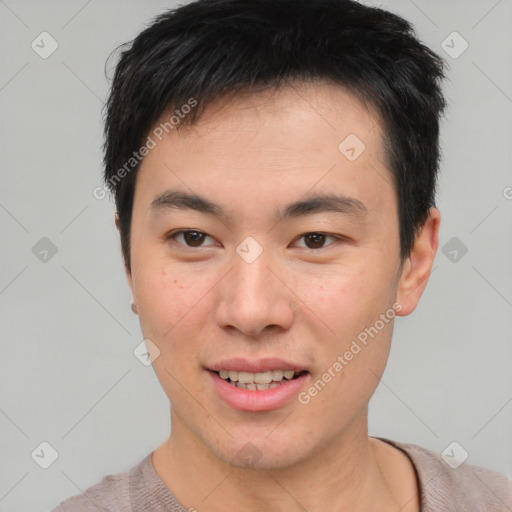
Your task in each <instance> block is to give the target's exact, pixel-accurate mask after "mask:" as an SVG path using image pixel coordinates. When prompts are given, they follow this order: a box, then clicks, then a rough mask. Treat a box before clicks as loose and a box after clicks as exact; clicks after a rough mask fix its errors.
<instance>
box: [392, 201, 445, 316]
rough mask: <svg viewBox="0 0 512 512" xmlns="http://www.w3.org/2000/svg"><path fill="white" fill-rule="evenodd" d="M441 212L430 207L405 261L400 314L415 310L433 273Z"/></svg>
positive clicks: (407, 313)
mask: <svg viewBox="0 0 512 512" xmlns="http://www.w3.org/2000/svg"><path fill="white" fill-rule="evenodd" d="M440 223H441V214H440V213H439V210H437V208H434V207H432V208H430V210H429V217H428V219H427V220H426V221H425V224H424V225H423V227H422V228H421V231H420V233H419V234H418V235H417V236H416V240H415V242H414V246H413V248H412V250H411V253H410V254H409V257H408V258H407V260H406V261H405V262H404V265H403V269H402V274H401V276H400V280H399V283H398V291H397V301H398V302H399V303H400V304H401V305H402V309H401V310H400V312H397V315H399V316H406V315H409V314H410V313H412V312H413V311H414V309H415V308H416V306H417V305H418V302H419V300H420V297H421V295H422V294H423V291H424V290H425V287H426V286H427V283H428V278H429V277H430V274H431V273H432V266H433V264H434V259H435V256H436V253H437V247H438V244H439V226H440Z"/></svg>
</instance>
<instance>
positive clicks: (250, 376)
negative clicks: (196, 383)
mask: <svg viewBox="0 0 512 512" xmlns="http://www.w3.org/2000/svg"><path fill="white" fill-rule="evenodd" d="M215 373H216V374H217V375H218V376H219V377H220V378H221V379H223V380H225V381H226V382H227V383H228V384H230V385H232V386H235V387H237V388H239V389H246V390H248V391H266V390H267V389H274V388H277V387H279V386H282V385H283V384H286V383H287V382H289V381H291V380H295V379H298V378H299V377H300V376H301V375H304V374H306V373H308V372H306V371H305V370H303V371H298V372H297V371H294V370H270V371H265V372H257V373H252V372H237V371H234V370H219V371H218V372H215Z"/></svg>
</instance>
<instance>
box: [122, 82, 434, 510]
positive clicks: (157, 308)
mask: <svg viewBox="0 0 512 512" xmlns="http://www.w3.org/2000/svg"><path fill="white" fill-rule="evenodd" d="M164 117H165V116H163V117H162V119H163V118H164ZM349 134H356V135H357V137H358V138H359V139H360V140H361V141H363V142H364V144H365V150H364V152H363V153H361V155H360V156H359V157H358V158H357V159H356V160H355V161H352V162H351V161H349V160H348V159H347V158H346V157H345V156H344V155H343V154H342V153H341V152H340V151H339V150H338V146H339V144H340V142H341V141H343V140H344V139H345V137H347V135H349ZM381 142H382V131H381V127H380V123H379V119H378V117H377V116H376V115H374V114H373V113H372V112H371V111H369V110H367V109H366V108H365V107H364V106H363V105H362V104H360V103H359V102H358V101H357V100H356V99H355V98H354V97H353V96H352V95H351V94H350V93H348V92H346V91H344V90H343V89H342V88H340V87H337V86H334V85H330V84H326V83H319V82H316V83H311V84H305V83H295V84H293V83H291V84H289V86H286V87H283V88H282V89H279V90H277V91H273V92H270V91H268V90H267V91H262V92H260V93H258V94H253V95H245V96H237V97H236V98H235V99H234V100H231V101H230V102H219V103H217V104H215V105H212V106H210V107H209V108H207V109H206V110H205V112H204V114H203V116H202V117H201V119H200V120H199V122H198V123H197V124H196V125H195V126H193V127H190V128H186V129H182V130H179V131H173V132H170V133H169V134H168V135H167V136H166V137H165V138H163V139H162V141H160V142H158V144H157V145H156V147H155V148H154V149H152V150H151V151H150V152H149V154H148V155H147V156H146V157H145V159H144V161H143V163H142V164H141V168H140V170H139V173H138V176H137V182H136V189H135V198H134V207H133V220H132V227H131V268H126V273H127V278H128V283H129V286H130V289H131V291H132V294H133V297H134V302H135V304H136V307H137V311H138V314H139V318H140V324H141V328H142V332H143V335H144V337H145V338H146V339H150V340H151V341H152V342H153V343H154V344H155V345H156V346H157V347H158V349H159V350H160V355H159V357H158V358H157V359H155V361H154V362H153V367H154V370H155V372H156V375H157V377H158V379H159V381H160V383H161V385H162V387H163V389H164V390H165V393H166V394H167V396H168V397H169V400H170V402H171V403H172V408H171V423H172V433H171V435H170V436H169V438H168V440H166V441H165V442H164V443H163V444H162V445H161V446H160V447H159V448H158V449H156V450H155V451H154V452H153V454H152V460H153V465H154V467H155V470H156V471H157V473H158V475H159V476H160V477H161V479H162V480H163V481H164V483H165V484H166V485H167V486H168V487H169V489H170V490H171V491H172V492H173V493H174V495H175V496H176V498H177V499H178V500H179V501H180V502H181V503H182V504H183V505H184V506H185V507H194V509H196V510H199V511H220V510H225V508H226V504H228V503H229V508H230V509H232V510H246V511H260V510H271V509H272V510H279V511H286V512H292V511H299V510H304V509H306V510H308V512H315V511H325V510H336V511H339V512H345V511H347V512H348V511H351V512H357V511H363V510H365V511H367V510H379V511H398V510H401V511H402V512H413V511H418V510H419V501H418V497H417V492H418V487H417V480H416V477H415V472H414V468H413V466H412V464H411V462H410V461H409V459H408V457H407V456H406V455H404V454H403V453H402V452H401V451H399V450H397V449H395V448H393V447H391V446H390V445H388V444H387V443H383V442H382V441H378V440H376V439H374V438H369V437H368V430H367V424H368V402H369V400H370V398H371V396H372V395H373V393H374V391H375V389H376V387H377V385H378V383H379V378H380V376H381V375H382V373H383V372H384V369H385V366H386V363H387V358H388V355H389V349H390V344H391V337H392V329H393V321H390V322H389V323H387V324H385V326H384V328H383V329H382V330H380V331H379V334H378V335H377V336H375V337H374V338H373V339H370V340H369V342H368V344H367V346H365V347H364V348H363V349H362V350H361V351H360V352H359V353H358V354H357V356H355V357H354V358H353V359H352V360H351V361H350V362H348V364H347V365H346V366H345V367H344V369H343V372H341V373H339V374H337V375H336V377H335V378H333V379H332V380H331V381H330V382H329V384H328V385H326V386H325V388H324V389H322V391H321V392H320V393H318V395H317V396H315V397H314V398H312V399H311V401H310V402H309V403H308V404H306V405H304V404H301V403H300V402H299V401H298V400H296V399H293V400H291V401H290V402H289V403H287V404H286V405H285V406H284V407H282V408H279V409H277V410H272V411H265V412H245V411H239V410H236V409H233V408H231V407H230V406H228V405H227V404H226V403H225V402H224V401H223V400H221V398H220V397H219V396H218V394H217V393H216V391H215V388H214V387H213V385H212V382H211V380H212V379H211V376H210V375H209V374H208V372H207V371H206V370H205V367H208V365H210V364H212V363H214V362H216V361H219V360H221V359H225V358H229V357H233V356H240V357H245V358H246V359H257V358H262V357H281V358H285V359H287V360H292V361H294V362H297V363H301V364H303V365H305V366H306V367H307V369H308V371H309V372H310V373H309V375H308V377H307V383H306V384H305V386H304V389H307V388H308V387H309V386H311V385H312V384H313V383H314V382H315V381H316V380H317V379H319V378H320V377H321V376H322V374H324V373H325V372H326V371H327V369H328V368H329V367H332V365H333V363H334V362H335V361H336V359H337V357H338V355H340V354H343V353H344V352H345V351H346V350H348V349H349V347H350V344H351V342H352V341H353V340H355V339H356V338H357V335H358V334H359V333H360V332H361V331H362V330H364V328H365V327H369V326H372V325H374V324H375V322H376V320H378V319H379V315H381V314H383V313H385V312H386V311H387V310H389V309H390V308H392V305H393V304H394V303H397V302H398V303H399V304H400V305H401V310H400V312H398V313H397V315H408V314H410V313H411V312H412V311H413V310H414V309H415V307H416V305H417V303H418V301H419V299H420V296H421V294H422V293H423V290H424V288H425V286H426V284H427V281H428V276H429V274H430V272H431V268H432V264H433V260H434V257H435V254H436V251H437V246H438V231H439V223H440V214H439V211H438V210H437V209H435V208H431V209H430V215H429V218H428V220H427V221H426V223H425V224H424V226H423V228H422V230H421V232H420V233H419V234H418V235H417V237H416V241H415V245H414V248H413V249H412V251H411V253H410V255H409V257H408V258H407V259H406V260H405V261H404V262H403V264H402V262H401V261H400V257H399V251H400V246H399V234H398V233H399V230H398V228H399V226H398V216H397V199H396V193H395V191H394V189H393V187H392V186H391V185H390V183H391V174H390V172H389V170H388V169H386V167H385V163H384V156H383V153H382V150H381ZM171 188H172V189H179V190H182V191H185V192H193V193H196V194H199V195H201V196H204V197H206V198H208V199H210V200H211V201H214V202H216V203H219V204H220V205H222V207H223V208H224V209H225V210H226V211H227V212H228V213H229V214H230V215H231V217H230V218H229V219H220V218H217V217H215V216H212V215H206V214H204V213H200V212H197V211H193V210H190V209H188V210H178V209H169V210H165V211H160V212H159V213H155V212H152V211H151V203H152V201H153V199H154V198H155V197H156V196H157V195H158V194H160V193H162V192H163V191H165V190H167V189H171ZM333 191H335V192H338V193H340V194H344V195H346V196H349V197H352V198H355V199H357V200H359V201H361V202H362V203H363V204H364V205H365V207H366V209H367V213H366V215H365V216H364V217H361V216H348V215H343V214H339V213H332V212H322V213H316V214H314V215H309V216H303V217H299V218H292V219H284V220H281V221H280V222H277V223H276V221H275V220H274V219H273V216H272V214H273V211H274V209H275V208H284V206H285V205H287V204H288V203H291V202H294V201H297V200H299V199H304V198H305V197H309V196H311V195H312V194H316V193H328V192H333ZM116 223H117V225H118V227H119V224H118V221H116ZM178 229H188V230H196V231H200V232H202V233H205V234H206V235H207V236H205V237H204V238H203V239H202V240H199V241H198V242H196V243H195V244H194V242H193V241H194V240H195V239H193V238H192V239H190V237H189V239H188V240H187V239H186V238H185V237H184V236H183V235H178V236H176V237H174V238H169V233H170V232H171V231H173V232H174V231H175V230H178ZM312 232H313V233H326V234H328V235H329V236H331V235H335V236H340V237H344V238H341V239H337V238H330V237H327V238H325V239H324V241H320V242H317V243H316V245H315V242H314V241H313V242H311V241H309V242H308V240H306V239H305V238H304V236H303V235H304V234H307V233H312ZM247 236H251V237H253V238H254V239H255V240H257V242H258V243H259V244H260V246H261V247H262V248H263V252H262V253H261V255H260V256H259V257H258V258H257V259H256V260H255V261H254V262H252V263H250V264H248V263H247V262H246V261H244V259H242V258H241V257H240V256H239V255H238V254H237V252H236V250H235V249H236V248H237V246H238V245H239V244H240V243H241V242H242V241H243V240H244V239H245V238H246V237H247ZM191 240H192V244H193V245H192V246H191ZM187 241H188V246H187ZM322 244H323V245H322ZM248 442H251V443H252V444H253V445H254V446H255V447H256V448H257V450H258V453H259V454H260V455H261V458H260V459H259V460H258V462H257V463H256V464H255V465H254V466H253V467H251V468H247V467H244V465H243V463H242V462H241V460H240V458H239V457H238V453H239V451H240V450H241V449H242V447H244V445H246V443H248Z"/></svg>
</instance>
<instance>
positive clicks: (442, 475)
mask: <svg viewBox="0 0 512 512" xmlns="http://www.w3.org/2000/svg"><path fill="white" fill-rule="evenodd" d="M377 439H380V440H382V441H385V442H387V443H390V444H391V445H393V446H395V447H396V448H398V449H400V450H402V451H403V452H404V453H405V454H406V455H408V456H409V458H410V459H411V461H412V463H413V465H414V467H415V468H416V473H417V475H418V479H419V485H420V502H421V512H512V482H510V481H509V480H508V479H507V478H506V477H505V476H504V475H502V474H500V473H497V472H495V471H491V470H489V469H484V468H482V467H478V466H474V465H471V464H468V463H467V462H465V463H464V464H462V465H461V466H459V467H458V468H457V469H453V468H452V467H450V466H449V465H448V464H447V463H446V462H445V461H444V460H443V459H442V457H441V456H440V455H439V454H438V453H436V452H433V451H430V450H427V449H425V448H422V447H420V446H417V445H415V444H407V443H399V442H397V441H392V440H390V439H385V438H381V437H378V438H377ZM192 510H194V509H192ZM227 510H229V507H227ZM98 511H101V512H189V511H188V510H187V509H186V508H185V507H184V506H182V505H181V504H180V503H178V501H177V500H176V498H175V497H174V496H173V495H172V493H171V491H170V490H169V489H168V488H167V487H166V485H165V484H164V482H163V481H162V480H161V479H160V477H159V476H158V474H157V473H156V471H155V468H154V467H153V464H152V462H151V454H149V455H147V456H146V457H144V459H143V460H142V461H141V462H139V463H138V464H137V465H136V466H135V467H133V468H132V469H130V470H128V471H126V472H124V473H118V474H115V475H108V476H105V477H104V478H103V479H102V480H101V481H100V482H98V483H97V484H95V485H93V486H91V487H89V488H88V489H86V490H85V492H84V493H82V494H79V495H76V496H73V497H71V498H69V499H67V500H65V501H63V502H62V503H61V504H60V505H58V506H57V507H56V508H54V509H53V510H52V511H51V512H98ZM376 512H378V511H376Z"/></svg>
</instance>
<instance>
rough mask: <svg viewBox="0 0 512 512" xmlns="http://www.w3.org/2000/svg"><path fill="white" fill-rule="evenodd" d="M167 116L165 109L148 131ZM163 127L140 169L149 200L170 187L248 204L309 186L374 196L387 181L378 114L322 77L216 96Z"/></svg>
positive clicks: (141, 183) (141, 184) (303, 191)
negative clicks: (189, 121)
mask: <svg viewBox="0 0 512 512" xmlns="http://www.w3.org/2000/svg"><path fill="white" fill-rule="evenodd" d="M173 110H174V109H173ZM169 115H172V112H171V113H169V112H165V113H164V114H163V115H162V116H161V118H160V119H159V121H158V122H157V123H155V125H154V127H153V131H154V128H155V127H158V126H162V125H163V123H165V121H166V120H168V119H169ZM168 131H169V133H166V134H164V135H163V137H162V138H161V140H156V147H155V148H154V149H152V150H151V151H150V152H149V154H148V155H147V156H146V157H145V158H144V160H143V162H142V165H141V168H140V169H139V176H138V178H137V182H138V183H137V187H136V195H137V189H140V188H142V189H144V191H145V192H147V194H144V195H146V196H147V197H146V202H147V203H148V204H150V203H151V202H152V201H153V200H154V197H155V194H156V193H157V192H159V193H161V192H162V190H164V189H165V188H168V187H169V186H170V185H178V186H179V187H180V188H182V189H183V190H187V189H189V190H188V191H191V190H194V191H196V192H200V191H201V192H202V195H205V194H204V193H206V192H211V193H213V195H214V196H215V197H216V198H217V199H219V198H221V197H222V196H229V197H230V199H231V200H233V199H234V197H233V196H236V198H239V196H240V194H242V195H243V196H245V198H246V199H247V200H248V201H250V200H251V199H254V201H256V202H257V201H258V199H259V200H260V201H261V200H269V199H270V200H272V201H273V202H279V201H278V199H279V197H280V195H282V192H286V193H289V194H291V195H294V194H295V196H302V195H304V194H306V193H307V189H313V188H315V191H314V192H320V191H321V190H320V189H322V188H323V192H326V191H331V190H332V188H333V187H334V188H337V187H338V185H340V184H341V183H342V182H344V183H345V185H346V186H347V185H349V188H350V186H351V187H352V189H353V190H352V191H351V192H354V191H355V192H356V193H357V189H361V187H366V188H367V189H369V190H367V191H366V195H367V196H368V193H369V194H370V195H374V196H375V195H376V194H377V192H378V190H377V189H379V191H380V189H381V188H382V187H383V186H388V187H389V185H390V182H391V178H390V175H389V172H388V171H387V170H386V169H385V167H384V158H383V156H384V155H383V152H382V136H381V126H380V123H379V119H378V117H377V115H376V114H375V113H374V112H372V111H371V110H369V109H368V108H367V107H366V106H365V105H363V104H362V103H361V102H360V101H358V100H357V99H356V98H355V97H354V95H352V94H351V93H350V92H348V91H346V90H345V89H343V88H341V87H339V86H337V85H332V84H328V83H325V82H319V83H305V82H297V83H290V84H288V85H287V86H283V87H281V88H279V89H275V88H272V89H265V90H261V91H259V92H257V93H254V92H253V93H243V94H238V95H237V96H234V97H231V98H230V99H229V100H227V99H220V100H217V101H216V102H214V103H211V104H209V105H208V106H207V107H206V109H205V110H204V111H203V112H202V114H201V116H200V117H199V119H198V121H197V122H196V123H195V124H194V125H192V126H188V125H185V126H184V127H181V128H180V129H179V130H168ZM151 133H152V132H150V135H151ZM331 171H333V172H331ZM174 188H175V187H174ZM372 189H374V190H372ZM142 192H143V191H142V190H139V191H138V193H139V195H140V194H141V193H142ZM342 192H344V191H342ZM258 193H259V196H258ZM151 194H152V197H151ZM363 195H364V194H363ZM263 196H264V197H263ZM274 199H276V200H274ZM359 199H360V200H363V199H364V198H363V197H360V198H359ZM366 199H368V197H367V198H366Z"/></svg>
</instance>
